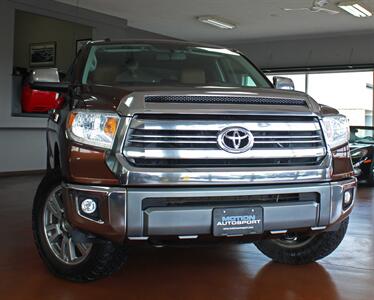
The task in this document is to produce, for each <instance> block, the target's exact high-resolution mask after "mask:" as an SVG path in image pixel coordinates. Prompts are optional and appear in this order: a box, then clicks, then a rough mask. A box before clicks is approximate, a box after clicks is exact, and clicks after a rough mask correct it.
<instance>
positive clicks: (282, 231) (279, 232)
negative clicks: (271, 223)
mask: <svg viewBox="0 0 374 300" xmlns="http://www.w3.org/2000/svg"><path fill="white" fill-rule="evenodd" d="M287 231H288V230H271V231H270V233H271V234H285V233H287Z"/></svg>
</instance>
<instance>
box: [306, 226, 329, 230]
mask: <svg viewBox="0 0 374 300" xmlns="http://www.w3.org/2000/svg"><path fill="white" fill-rule="evenodd" d="M326 228H327V226H318V227H311V228H310V229H311V230H312V231H317V230H325V229H326Z"/></svg>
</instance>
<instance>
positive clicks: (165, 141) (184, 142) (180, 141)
mask: <svg viewBox="0 0 374 300" xmlns="http://www.w3.org/2000/svg"><path fill="white" fill-rule="evenodd" d="M129 142H130V143H148V144H187V143H189V144H217V141H190V140H136V139H130V140H129ZM273 143H274V142H273Z"/></svg>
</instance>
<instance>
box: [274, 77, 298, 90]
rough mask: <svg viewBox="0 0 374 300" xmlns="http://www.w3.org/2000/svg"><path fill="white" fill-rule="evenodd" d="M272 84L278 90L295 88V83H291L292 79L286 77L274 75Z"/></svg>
mask: <svg viewBox="0 0 374 300" xmlns="http://www.w3.org/2000/svg"><path fill="white" fill-rule="evenodd" d="M273 84H274V86H275V88H276V89H278V90H289V91H294V90H295V84H294V83H293V81H292V79H291V78H288V77H280V76H274V77H273Z"/></svg>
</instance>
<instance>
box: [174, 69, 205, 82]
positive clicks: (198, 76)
mask: <svg viewBox="0 0 374 300" xmlns="http://www.w3.org/2000/svg"><path fill="white" fill-rule="evenodd" d="M180 82H181V83H183V84H198V85H205V84H206V75H205V71H204V70H202V69H192V68H189V69H183V70H182V73H181V78H180Z"/></svg>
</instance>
